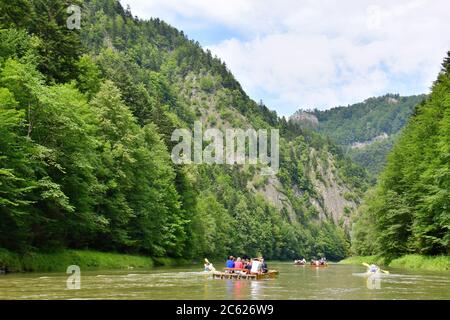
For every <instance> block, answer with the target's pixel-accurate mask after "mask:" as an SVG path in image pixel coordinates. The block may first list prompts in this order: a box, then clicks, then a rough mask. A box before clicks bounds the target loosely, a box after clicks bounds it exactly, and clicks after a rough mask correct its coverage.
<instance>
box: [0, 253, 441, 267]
mask: <svg viewBox="0 0 450 320" xmlns="http://www.w3.org/2000/svg"><path fill="white" fill-rule="evenodd" d="M363 262H365V263H374V264H378V265H380V266H384V267H392V268H405V269H410V270H425V271H449V270H450V256H448V255H442V256H421V255H414V254H412V255H405V256H402V257H400V258H397V259H393V260H391V261H390V262H388V261H387V260H386V259H385V258H383V257H380V256H375V255H374V256H352V257H348V258H346V259H343V260H341V261H339V264H358V265H359V264H361V263H363ZM192 263H193V261H191V260H188V259H180V258H178V259H175V258H165V257H162V258H161V257H160V258H154V257H148V256H141V255H132V254H123V253H113V252H100V251H93V250H70V249H68V250H61V251H58V252H52V253H45V252H28V253H25V254H19V253H15V252H11V251H8V250H5V249H2V248H0V269H1V270H5V269H6V270H7V271H8V272H13V273H18V272H59V271H61V272H65V270H66V268H67V267H68V266H70V265H78V266H79V267H80V268H81V270H113V269H144V270H145V269H151V268H154V267H160V266H182V265H188V264H192Z"/></svg>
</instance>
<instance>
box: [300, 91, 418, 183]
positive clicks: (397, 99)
mask: <svg viewBox="0 0 450 320" xmlns="http://www.w3.org/2000/svg"><path fill="white" fill-rule="evenodd" d="M423 99H425V95H420V96H409V97H401V96H399V95H394V94H387V95H385V96H382V97H377V98H370V99H367V100H365V101H364V102H361V103H357V104H353V105H350V106H347V107H337V108H332V109H329V110H325V111H319V110H317V109H316V110H314V111H312V112H309V113H308V114H311V115H313V116H315V117H316V119H317V121H318V124H317V125H316V128H317V129H318V131H319V132H321V133H323V134H325V135H328V136H330V137H331V139H333V141H334V142H336V143H337V144H339V145H340V146H342V147H343V148H344V150H346V153H347V154H348V155H349V157H351V158H352V160H353V161H355V162H356V163H358V164H360V165H361V166H363V167H364V168H367V170H368V171H369V172H370V173H371V174H372V176H374V177H376V176H377V175H378V174H379V173H380V172H381V170H382V169H383V166H384V164H385V161H386V160H385V159H386V156H387V154H388V153H389V151H390V150H391V148H392V145H393V143H394V142H395V141H396V139H397V136H398V133H399V132H400V131H401V129H402V128H403V127H404V126H405V124H406V122H407V121H408V118H409V117H410V115H411V114H412V112H413V109H414V107H415V106H416V105H417V104H419V103H420V102H421V101H422V100H423Z"/></svg>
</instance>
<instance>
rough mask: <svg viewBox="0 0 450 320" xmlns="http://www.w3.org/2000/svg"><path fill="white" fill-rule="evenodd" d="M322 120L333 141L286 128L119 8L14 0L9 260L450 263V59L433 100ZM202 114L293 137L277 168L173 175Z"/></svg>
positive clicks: (0, 78)
mask: <svg viewBox="0 0 450 320" xmlns="http://www.w3.org/2000/svg"><path fill="white" fill-rule="evenodd" d="M73 4H78V5H79V6H80V7H81V13H82V15H81V28H80V29H79V30H78V29H73V30H71V29H69V28H67V25H66V21H67V19H68V17H69V13H68V12H67V7H68V6H69V5H73ZM312 114H314V115H315V116H316V117H317V118H318V120H319V129H318V130H316V129H315V128H311V127H305V126H303V125H302V124H301V123H297V122H294V121H290V120H287V119H285V118H284V117H279V116H278V115H277V114H276V112H274V111H271V110H270V109H269V107H267V106H266V105H265V104H264V102H262V101H261V102H259V103H257V102H255V101H253V100H252V99H251V98H250V97H249V96H248V95H247V94H246V92H245V91H244V90H243V89H242V87H241V85H240V84H239V82H238V81H237V80H236V79H235V77H234V76H233V74H232V73H231V72H230V70H229V69H228V67H227V65H226V63H225V62H223V61H221V60H220V59H218V58H217V57H215V56H213V55H212V53H211V52H210V51H209V50H204V49H203V48H202V47H201V46H200V44H199V43H198V42H196V41H194V40H190V39H189V38H188V37H187V36H186V35H185V34H184V33H183V32H182V31H179V30H177V29H175V28H174V27H172V26H170V25H168V24H167V23H165V22H164V21H162V20H160V19H158V18H154V19H150V20H141V19H139V18H137V17H134V16H133V14H132V12H131V11H130V9H129V8H126V9H125V8H123V7H122V6H121V5H120V3H119V2H118V1H117V0H84V1H83V0H77V1H66V0H36V1H33V0H17V1H14V3H12V2H7V1H2V2H0V253H1V252H2V250H5V251H9V252H15V253H18V254H25V253H29V252H42V253H45V254H46V253H52V252H59V251H62V250H64V249H73V250H77V252H78V251H79V252H91V251H103V252H108V254H109V253H110V252H111V253H124V254H131V255H135V254H137V255H144V256H149V257H154V258H166V257H167V258H175V259H188V260H189V259H190V260H196V259H197V260H199V259H202V258H204V257H209V258H221V259H224V258H225V257H226V256H228V255H230V254H234V255H241V256H242V255H244V254H246V255H249V256H257V255H258V256H259V255H264V257H265V258H267V259H281V260H283V259H297V258H299V257H306V258H312V257H320V256H326V257H327V258H328V259H330V260H339V259H342V258H345V257H347V256H349V255H350V254H358V255H380V256H383V257H387V258H389V259H391V258H395V257H399V256H402V255H405V254H409V253H418V254H424V255H437V254H448V253H449V250H450V230H449V229H450V166H449V164H450V141H449V139H450V56H448V57H447V58H446V59H445V62H444V63H443V68H442V72H441V73H440V74H439V76H438V79H437V80H436V81H435V83H434V84H433V88H432V92H431V94H430V95H427V96H424V95H422V96H412V97H400V96H398V95H386V96H384V97H380V98H370V99H368V100H366V101H365V102H364V103H361V104H357V105H354V106H349V107H340V108H336V109H332V110H330V111H317V110H316V111H313V112H312ZM198 120H200V121H202V123H203V126H204V127H205V128H206V127H215V128H219V129H226V128H229V127H238V128H244V129H246V128H250V127H251V128H255V129H256V130H258V129H271V128H272V129H279V131H280V170H279V171H278V173H277V175H276V176H264V175H261V174H260V169H261V168H260V166H259V165H234V166H228V165H206V164H202V165H194V164H192V165H176V164H174V163H173V162H172V160H171V150H172V148H173V146H174V144H175V142H173V141H171V134H172V132H173V131H174V130H175V129H178V128H187V129H192V128H193V125H194V122H195V121H198ZM383 133H386V134H387V135H388V136H389V137H388V139H386V140H383V141H378V142H374V143H373V144H371V145H369V146H368V147H365V148H364V149H361V150H353V151H352V150H349V146H350V145H351V144H352V143H355V142H364V141H370V140H371V139H373V138H375V137H377V136H379V135H381V134H383ZM386 156H387V160H386ZM380 172H381V174H380V175H378V174H379V173H380Z"/></svg>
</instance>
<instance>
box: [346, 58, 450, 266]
mask: <svg viewBox="0 0 450 320" xmlns="http://www.w3.org/2000/svg"><path fill="white" fill-rule="evenodd" d="M352 249H353V250H354V252H355V253H357V254H360V255H374V254H376V255H380V256H383V257H386V258H387V259H393V258H395V257H399V256H402V255H405V254H422V255H439V254H448V253H449V252H450V52H449V53H448V56H447V57H446V59H445V61H444V63H443V65H442V71H441V73H440V74H439V76H438V78H437V80H436V81H435V82H434V84H433V87H432V92H431V94H430V95H429V97H427V98H426V100H424V101H423V102H422V103H420V104H419V105H417V106H416V107H415V108H414V111H413V115H412V117H411V118H410V120H409V121H408V124H407V125H406V127H405V128H404V130H403V131H402V133H401V135H400V137H399V139H398V141H397V143H396V144H395V145H394V147H393V150H392V152H390V154H389V156H388V159H387V164H386V168H385V169H384V171H383V172H382V174H381V176H380V178H379V181H378V183H377V185H376V187H375V188H374V189H373V190H370V191H369V192H368V194H367V195H366V198H365V201H364V205H363V206H361V208H360V215H359V216H358V218H357V220H356V224H355V226H354V230H353V243H352Z"/></svg>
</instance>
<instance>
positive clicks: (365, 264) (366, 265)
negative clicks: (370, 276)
mask: <svg viewBox="0 0 450 320" xmlns="http://www.w3.org/2000/svg"><path fill="white" fill-rule="evenodd" d="M362 264H363V266H365V267H367V268H370V265H369V264H368V263H365V262H363V263H362ZM379 269H380V271H381V272H383V273H386V274H389V271H387V270H383V269H381V268H379Z"/></svg>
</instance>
